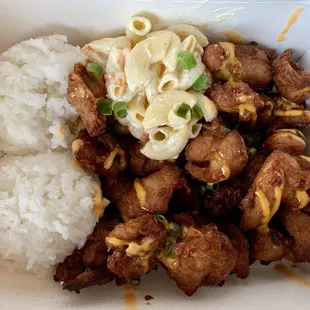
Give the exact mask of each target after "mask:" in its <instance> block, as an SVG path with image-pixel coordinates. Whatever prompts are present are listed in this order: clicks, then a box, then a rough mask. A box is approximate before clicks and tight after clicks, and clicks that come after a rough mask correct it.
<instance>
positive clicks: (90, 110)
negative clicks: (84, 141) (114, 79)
mask: <svg viewBox="0 0 310 310" xmlns="http://www.w3.org/2000/svg"><path fill="white" fill-rule="evenodd" d="M105 95H106V90H105V84H104V80H103V77H101V78H97V77H93V76H90V75H88V73H87V71H86V68H85V67H84V66H83V65H81V64H79V63H77V64H75V66H74V72H73V73H70V74H69V76H68V92H67V97H68V101H69V102H70V103H71V104H72V105H73V106H74V107H75V108H76V111H77V112H78V113H79V115H80V117H81V119H82V120H83V122H84V125H85V127H86V129H87V131H88V133H89V135H90V136H91V137H96V136H99V135H100V134H102V133H103V132H104V130H105V117H104V116H103V115H99V114H98V111H97V107H98V105H97V99H98V98H104V97H105Z"/></svg>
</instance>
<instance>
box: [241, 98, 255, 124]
mask: <svg viewBox="0 0 310 310" xmlns="http://www.w3.org/2000/svg"><path fill="white" fill-rule="evenodd" d="M244 100H245V101H244ZM247 100H249V102H247V103H241V104H240V105H239V114H240V116H241V117H242V118H245V117H246V115H245V112H246V111H248V112H251V120H252V122H253V123H255V122H256V120H257V114H256V108H255V106H254V104H253V97H251V96H240V97H239V102H246V101H247ZM251 101H252V102H251Z"/></svg>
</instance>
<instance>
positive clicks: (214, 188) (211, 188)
mask: <svg viewBox="0 0 310 310" xmlns="http://www.w3.org/2000/svg"><path fill="white" fill-rule="evenodd" d="M218 189H219V185H218V184H212V183H207V184H206V190H207V191H210V192H216V191H217V190H218Z"/></svg>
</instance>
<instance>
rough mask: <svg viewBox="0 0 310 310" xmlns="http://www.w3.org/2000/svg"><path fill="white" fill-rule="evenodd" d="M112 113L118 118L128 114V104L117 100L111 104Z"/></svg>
mask: <svg viewBox="0 0 310 310" xmlns="http://www.w3.org/2000/svg"><path fill="white" fill-rule="evenodd" d="M113 110H114V115H115V116H116V117H119V118H124V117H126V116H127V114H128V106H127V103H126V102H124V101H117V102H115V103H114V106H113Z"/></svg>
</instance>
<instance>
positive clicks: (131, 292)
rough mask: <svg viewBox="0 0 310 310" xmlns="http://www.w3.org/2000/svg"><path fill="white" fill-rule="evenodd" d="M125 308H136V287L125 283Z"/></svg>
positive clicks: (133, 309)
mask: <svg viewBox="0 0 310 310" xmlns="http://www.w3.org/2000/svg"><path fill="white" fill-rule="evenodd" d="M124 304H125V310H138V305H137V296H136V289H135V288H134V287H133V286H132V285H129V284H127V285H126V286H125V292H124Z"/></svg>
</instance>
